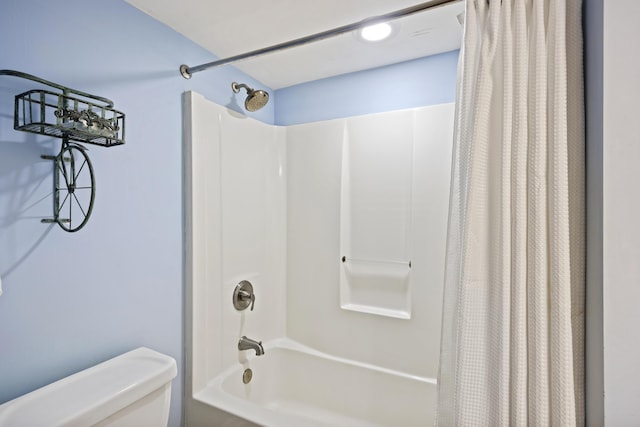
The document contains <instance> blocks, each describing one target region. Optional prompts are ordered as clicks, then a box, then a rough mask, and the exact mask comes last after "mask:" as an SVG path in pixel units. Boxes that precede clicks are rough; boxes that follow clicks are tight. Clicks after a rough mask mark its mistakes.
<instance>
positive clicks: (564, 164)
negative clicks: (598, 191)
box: [437, 0, 585, 427]
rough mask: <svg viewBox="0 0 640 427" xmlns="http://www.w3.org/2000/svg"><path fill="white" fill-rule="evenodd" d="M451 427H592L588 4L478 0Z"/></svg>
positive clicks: (461, 199) (449, 283)
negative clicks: (587, 338) (588, 391)
mask: <svg viewBox="0 0 640 427" xmlns="http://www.w3.org/2000/svg"><path fill="white" fill-rule="evenodd" d="M458 67H459V80H458V91H457V106H456V109H457V111H456V124H455V142H454V147H455V148H454V153H453V157H454V160H453V173H452V182H451V185H452V188H451V198H450V212H449V228H448V241H447V261H446V274H445V289H444V306H443V326H442V341H441V350H440V351H441V357H440V371H439V376H438V415H437V424H438V425H439V426H456V427H458V426H462V427H464V426H562V427H564V426H575V425H583V424H584V407H583V394H584V391H583V389H584V384H583V383H584V374H583V371H584V367H583V366H584V354H583V343H584V327H583V322H584V257H585V255H584V253H585V246H584V245H585V243H584V242H585V236H584V215H585V214H584V130H583V129H584V118H583V116H584V114H583V77H582V69H583V68H582V28H581V1H578V0H546V1H545V0H502V1H498V0H489V1H488V0H467V2H466V14H465V25H464V40H463V46H462V49H461V52H460V61H459V65H458Z"/></svg>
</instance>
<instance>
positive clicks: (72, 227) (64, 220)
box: [0, 70, 125, 232]
mask: <svg viewBox="0 0 640 427" xmlns="http://www.w3.org/2000/svg"><path fill="white" fill-rule="evenodd" d="M0 75H7V76H14V77H19V78H22V79H27V80H32V81H35V82H38V83H41V84H43V85H46V86H48V87H49V88H51V89H54V90H57V91H59V92H57V91H54V90H48V89H47V90H44V89H35V90H29V91H27V92H24V93H21V94H19V95H16V97H15V108H14V123H13V128H14V129H15V130H20V131H23V132H30V133H35V134H39V135H46V136H51V137H55V138H61V139H62V145H61V147H60V152H59V153H58V155H56V156H48V155H43V156H41V157H42V158H43V159H47V160H52V161H53V162H54V163H53V184H54V193H53V218H45V219H43V220H42V222H43V223H57V224H58V225H59V226H60V227H61V228H62V229H63V230H65V231H68V232H75V231H78V230H80V229H81V228H82V227H84V226H85V224H86V223H87V221H89V217H90V216H91V212H92V211H93V203H94V200H95V191H96V184H95V178H94V172H93V165H92V164H91V161H90V160H89V155H88V154H87V149H86V148H85V147H84V146H83V145H81V144H80V143H86V144H93V145H98V146H102V147H113V146H116V145H122V144H124V142H125V139H124V128H125V115H124V113H122V112H120V111H117V110H115V109H114V108H113V101H111V100H110V99H107V98H103V97H100V96H96V95H92V94H89V93H86V92H82V91H79V90H75V89H71V88H68V87H66V86H62V85H59V84H56V83H53V82H50V81H48V80H44V79H42V78H40V77H36V76H34V75H31V74H27V73H23V72H20V71H14V70H0Z"/></svg>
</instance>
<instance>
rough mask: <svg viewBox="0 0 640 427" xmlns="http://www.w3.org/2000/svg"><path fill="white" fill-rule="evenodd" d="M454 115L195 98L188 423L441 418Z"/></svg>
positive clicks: (191, 103)
mask: <svg viewBox="0 0 640 427" xmlns="http://www.w3.org/2000/svg"><path fill="white" fill-rule="evenodd" d="M453 111H454V108H453V105H452V104H443V105H435V106H431V107H422V108H417V109H411V110H401V111H393V112H388V113H380V114H373V115H367V116H358V117H349V118H344V119H336V120H329V121H324V122H315V123H309V124H302V125H295V126H286V127H284V126H273V125H268V124H265V123H262V122H259V121H257V120H254V119H251V118H247V117H245V116H243V115H240V114H239V113H237V112H234V111H232V110H229V109H227V108H226V107H222V106H219V105H217V104H214V103H213V102H210V101H208V100H207V99H205V98H204V97H203V96H201V95H199V94H197V93H194V92H188V93H186V94H185V96H184V112H185V156H184V158H185V163H186V164H185V175H186V176H185V184H186V191H185V198H186V200H185V204H186V205H185V213H186V227H187V242H186V248H187V259H186V284H187V295H186V298H187V304H188V307H187V313H188V318H187V331H188V333H187V355H186V357H187V384H186V398H185V404H186V422H187V425H196V426H197V425H211V423H214V424H215V423H216V422H217V423H220V424H222V423H224V422H225V419H226V417H229V416H230V415H228V414H234V415H235V416H238V417H240V418H243V419H246V420H249V421H252V422H254V423H257V424H259V425H267V426H278V427H286V426H300V425H305V426H380V425H382V426H394V425H403V426H421V425H426V424H429V423H430V422H431V420H432V419H433V416H434V408H435V396H436V381H435V378H436V375H437V366H438V350H439V346H438V343H439V336H440V315H441V311H440V310H441V308H440V306H441V298H442V289H441V288H442V276H443V272H444V250H445V231H446V221H447V199H448V182H449V173H450V170H449V164H450V155H451V154H450V153H451V141H452V128H453ZM408 343H410V345H409V344H408Z"/></svg>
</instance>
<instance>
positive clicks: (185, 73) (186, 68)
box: [180, 64, 192, 80]
mask: <svg viewBox="0 0 640 427" xmlns="http://www.w3.org/2000/svg"><path fill="white" fill-rule="evenodd" d="M180 74H182V77H184V78H185V79H187V80H189V79H190V78H191V75H192V74H191V73H190V72H189V66H188V65H187V64H182V65H181V66H180Z"/></svg>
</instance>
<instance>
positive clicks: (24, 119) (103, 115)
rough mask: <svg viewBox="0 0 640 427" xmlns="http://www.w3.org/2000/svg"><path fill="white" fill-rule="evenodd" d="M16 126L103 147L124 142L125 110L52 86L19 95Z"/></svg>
mask: <svg viewBox="0 0 640 427" xmlns="http://www.w3.org/2000/svg"><path fill="white" fill-rule="evenodd" d="M13 127H14V129H16V130H21V131H24V132H31V133H37V134H41V135H47V136H53V137H56V138H66V139H67V141H76V142H83V143H89V144H95V145H101V146H103V147H111V146H114V145H122V144H124V113H121V112H120V111H117V110H114V109H113V108H111V107H109V106H107V105H99V104H97V103H93V102H89V101H86V100H83V99H80V98H75V97H72V96H68V95H64V94H61V93H54V92H51V91H48V90H30V91H28V92H25V93H22V94H20V95H17V96H16V103H15V114H14V125H13Z"/></svg>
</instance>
